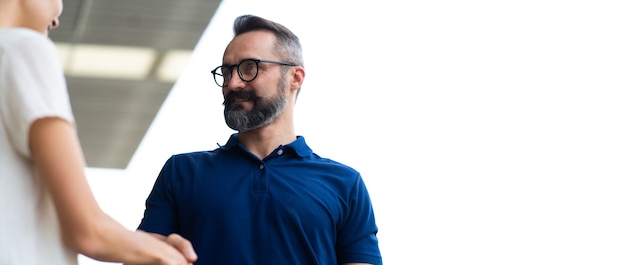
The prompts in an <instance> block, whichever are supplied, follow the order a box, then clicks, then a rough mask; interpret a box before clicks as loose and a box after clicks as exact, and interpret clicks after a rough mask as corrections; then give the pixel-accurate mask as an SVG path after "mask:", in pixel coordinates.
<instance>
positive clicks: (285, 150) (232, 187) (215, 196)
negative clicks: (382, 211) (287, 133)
mask: <svg viewBox="0 0 626 265" xmlns="http://www.w3.org/2000/svg"><path fill="white" fill-rule="evenodd" d="M138 229H140V230H144V231H147V232H154V233H158V234H162V235H168V234H171V233H178V234H180V235H182V236H183V237H185V238H187V239H189V240H190V241H191V243H192V244H193V246H194V249H195V250H196V253H197V254H198V261H197V262H196V263H194V264H196V265H201V264H207V265H208V264H255V265H262V264H268V265H269V264H271V265H281V264H290V265H296V264H303V265H304V264H311V265H313V264H318V265H331V264H342V263H346V262H365V263H372V264H382V258H381V255H380V251H379V248H378V240H377V238H376V233H377V231H378V228H377V226H376V223H375V220H374V212H373V210H372V205H371V201H370V198H369V194H368V192H367V189H366V186H365V184H364V182H363V180H362V178H361V176H360V174H359V173H358V172H357V171H356V170H354V169H353V168H351V167H348V166H346V165H343V164H340V163H338V162H335V161H333V160H330V159H326V158H322V157H320V156H318V155H317V154H315V153H313V151H312V150H311V149H310V148H309V147H308V146H307V144H306V143H305V141H304V137H301V136H298V138H297V140H296V141H294V142H292V143H290V144H288V145H284V146H279V147H278V148H276V149H275V150H274V151H273V152H272V153H271V154H270V155H268V156H267V157H265V158H264V159H262V160H259V158H257V157H256V156H255V155H253V154H252V153H250V152H248V151H247V150H246V149H245V148H244V147H243V145H241V144H240V143H239V141H238V140H237V134H236V133H235V134H233V135H232V136H231V137H230V139H229V140H228V142H227V143H226V145H224V146H220V147H219V148H217V149H215V150H213V151H204V152H194V153H185V154H178V155H174V156H172V157H170V158H169V159H168V160H167V162H166V163H165V165H164V166H163V168H162V170H161V172H160V174H159V176H158V178H157V180H156V182H155V184H154V187H153V189H152V192H151V193H150V195H149V196H148V198H147V200H146V210H145V212H144V217H143V219H142V221H141V224H140V225H139V228H138Z"/></svg>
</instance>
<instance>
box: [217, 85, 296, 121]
mask: <svg viewBox="0 0 626 265" xmlns="http://www.w3.org/2000/svg"><path fill="white" fill-rule="evenodd" d="M278 91H279V93H278V95H277V96H276V97H273V98H269V99H265V98H261V97H259V96H257V95H256V93H255V92H254V91H252V90H239V91H231V92H230V93H228V94H227V95H226V98H225V99H224V119H225V120H226V125H228V127H230V128H231V129H233V130H236V131H239V132H245V131H250V130H254V129H257V128H260V127H263V126H265V125H268V124H270V123H272V122H273V121H274V120H276V118H277V117H278V116H280V114H281V113H282V112H283V111H284V110H285V107H287V95H286V84H284V82H281V85H280V87H279V88H278ZM241 99H243V100H251V101H252V102H253V103H254V105H253V107H252V109H251V110H244V109H243V108H241V107H239V106H233V105H232V104H233V102H234V101H235V100H241Z"/></svg>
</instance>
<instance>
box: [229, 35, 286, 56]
mask: <svg viewBox="0 0 626 265" xmlns="http://www.w3.org/2000/svg"><path fill="white" fill-rule="evenodd" d="M275 39H276V37H275V36H274V35H273V34H272V33H271V32H269V31H251V32H246V33H243V34H240V35H238V36H236V37H235V38H233V40H232V41H231V42H230V43H229V44H228V46H227V47H226V50H225V51H224V57H223V61H224V62H225V63H237V62H239V61H240V60H243V59H261V58H263V59H266V58H268V56H272V57H274V55H275V50H276V49H275V46H274V41H275Z"/></svg>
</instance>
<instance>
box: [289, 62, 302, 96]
mask: <svg viewBox="0 0 626 265" xmlns="http://www.w3.org/2000/svg"><path fill="white" fill-rule="evenodd" d="M291 71H292V79H291V84H290V87H289V88H290V89H291V90H298V89H300V87H301V86H302V83H304V68H303V67H302V66H293V67H292V70H291Z"/></svg>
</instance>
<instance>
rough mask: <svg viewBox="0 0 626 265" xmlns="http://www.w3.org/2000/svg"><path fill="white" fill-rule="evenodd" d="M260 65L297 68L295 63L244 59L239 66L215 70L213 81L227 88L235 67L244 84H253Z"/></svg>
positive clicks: (221, 66) (222, 66)
mask: <svg viewBox="0 0 626 265" xmlns="http://www.w3.org/2000/svg"><path fill="white" fill-rule="evenodd" d="M259 63H273V64H279V65H284V66H296V64H293V63H287V62H277V61H270V60H261V59H244V60H242V61H241V62H239V64H231V65H227V64H225V65H220V66H218V67H216V68H215V69H213V71H211V73H212V74H213V79H215V83H216V84H217V85H218V86H220V87H227V86H228V82H230V79H231V78H232V77H233V67H236V68H237V74H238V75H239V78H241V80H243V81H244V82H251V81H252V80H254V79H255V78H256V76H257V75H258V74H259Z"/></svg>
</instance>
